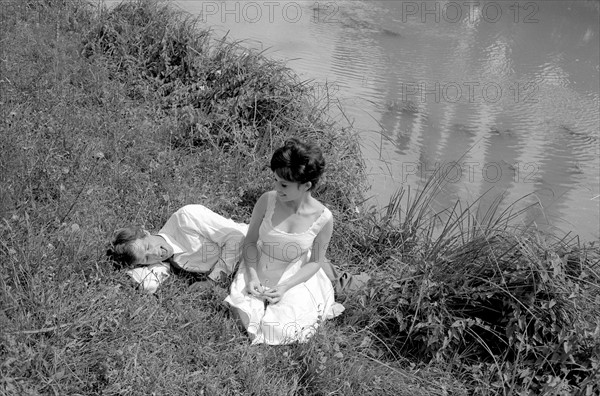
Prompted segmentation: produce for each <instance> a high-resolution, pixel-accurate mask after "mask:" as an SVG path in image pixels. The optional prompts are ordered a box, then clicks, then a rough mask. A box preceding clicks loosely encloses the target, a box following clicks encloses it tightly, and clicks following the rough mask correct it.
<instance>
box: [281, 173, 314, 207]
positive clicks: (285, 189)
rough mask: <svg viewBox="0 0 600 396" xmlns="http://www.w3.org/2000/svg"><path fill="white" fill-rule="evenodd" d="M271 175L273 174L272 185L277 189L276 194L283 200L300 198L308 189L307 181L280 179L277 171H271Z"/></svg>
mask: <svg viewBox="0 0 600 396" xmlns="http://www.w3.org/2000/svg"><path fill="white" fill-rule="evenodd" d="M273 175H274V176H275V183H274V186H273V187H274V189H275V191H277V196H278V197H279V198H280V199H281V200H283V201H294V200H296V199H299V198H301V197H302V195H304V194H305V193H306V191H308V187H307V184H308V183H303V184H302V183H298V182H291V181H288V180H285V179H282V178H281V177H279V175H277V173H273Z"/></svg>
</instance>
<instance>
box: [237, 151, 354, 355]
mask: <svg viewBox="0 0 600 396" xmlns="http://www.w3.org/2000/svg"><path fill="white" fill-rule="evenodd" d="M324 166H325V161H324V159H323V155H322V153H321V150H320V149H319V148H318V147H316V146H314V145H311V144H306V143H302V142H300V141H298V140H296V139H291V140H288V141H287V142H286V143H285V145H284V146H283V147H281V148H279V149H278V150H276V151H275V153H274V154H273V157H272V158H271V170H272V171H273V172H274V177H275V188H274V190H273V191H269V192H267V193H265V194H263V195H262V196H261V197H260V198H259V199H258V201H257V203H256V205H255V206H254V210H253V212H252V219H251V220H250V226H249V228H248V234H247V235H246V239H245V242H244V249H243V256H242V257H243V260H242V263H241V264H240V268H239V270H238V272H237V274H236V276H235V279H234V281H233V283H232V285H231V292H230V294H229V296H228V297H227V298H226V299H225V301H226V302H227V303H228V304H229V305H230V307H231V310H232V312H233V313H234V315H235V316H236V317H237V318H238V319H239V320H240V322H241V323H242V325H243V326H244V328H245V329H246V330H247V332H248V334H249V336H250V338H251V339H252V343H253V344H261V343H266V344H271V345H276V344H289V343H292V342H296V341H298V342H304V341H306V340H307V339H308V338H309V337H310V336H311V335H312V334H314V332H315V330H316V328H317V326H318V325H319V323H320V322H321V321H322V320H325V319H329V318H332V317H335V316H337V315H339V314H340V313H341V312H342V311H343V310H344V307H343V306H342V305H341V304H338V303H336V302H335V301H334V291H333V287H332V285H331V281H330V280H329V278H328V277H327V275H326V274H325V272H324V271H323V269H322V268H321V263H322V262H323V261H324V260H325V253H326V251H327V246H328V245H329V241H330V239H331V234H332V231H333V216H332V215H331V212H330V211H329V209H327V208H326V207H325V206H324V205H323V204H322V203H320V202H319V201H318V200H317V199H315V198H314V197H313V196H312V195H311V191H312V190H313V189H314V187H315V185H316V183H317V182H318V180H319V178H320V176H321V174H322V172H323V169H324Z"/></svg>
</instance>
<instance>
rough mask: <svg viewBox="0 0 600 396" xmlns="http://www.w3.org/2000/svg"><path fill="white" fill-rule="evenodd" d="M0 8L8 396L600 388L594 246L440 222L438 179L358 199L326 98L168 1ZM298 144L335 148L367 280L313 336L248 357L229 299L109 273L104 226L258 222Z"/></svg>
mask: <svg viewBox="0 0 600 396" xmlns="http://www.w3.org/2000/svg"><path fill="white" fill-rule="evenodd" d="M1 6H2V7H3V10H2V12H1V13H0V24H1V25H0V40H1V44H0V53H1V55H2V56H1V60H0V62H1V63H0V72H1V73H0V75H1V80H0V93H1V96H0V109H1V111H2V113H1V114H0V130H1V131H2V132H1V134H2V140H0V147H1V152H0V167H1V172H0V183H1V185H2V189H1V192H0V205H1V206H0V210H1V213H0V217H1V219H0V263H1V264H0V265H1V268H2V272H1V276H0V290H1V293H0V303H1V310H0V337H1V340H2V342H1V344H0V373H1V375H0V378H1V379H0V394H8V395H37V394H43V395H46V394H49V395H77V394H79V395H150V394H156V395H167V394H169V395H184V394H189V395H250V394H252V395H330V394H332V395H374V394H375V395H413V396H417V395H449V394H451V395H460V394H465V395H466V394H476V395H486V394H506V395H509V394H523V395H525V394H545V395H563V394H564V395H566V394H577V393H579V394H582V395H586V394H594V392H597V391H598V387H597V385H596V384H597V383H598V381H599V380H600V374H599V370H600V356H599V355H600V341H599V340H600V319H599V318H600V298H599V297H598V296H599V295H600V290H599V288H600V268H599V267H600V265H599V260H600V252H599V250H598V246H589V245H588V246H583V245H581V244H579V243H578V241H577V239H570V238H557V237H553V236H548V235H540V234H538V233H534V232H530V231H528V230H524V229H522V228H519V227H518V226H517V224H518V222H517V221H516V220H517V218H518V215H519V214H518V213H512V212H509V211H506V212H503V211H500V210H494V208H497V206H493V207H492V209H490V210H489V211H488V212H486V213H477V211H476V209H475V208H474V207H465V206H464V205H463V206H461V205H460V204H457V206H456V207H454V208H450V209H449V210H448V211H446V212H445V213H441V214H435V213H430V212H429V211H428V208H429V207H430V205H429V203H430V201H431V200H432V199H433V198H434V197H435V194H436V193H437V192H438V191H439V190H440V188H441V185H440V183H441V182H440V181H439V180H443V179H444V177H443V175H437V176H441V177H435V176H434V177H433V178H432V179H431V180H430V182H429V184H428V185H427V187H426V188H425V189H424V190H423V191H419V192H415V191H410V192H409V191H404V192H402V191H401V192H399V194H398V195H397V196H396V197H394V198H392V200H391V201H390V204H389V206H388V207H387V208H386V209H384V210H383V211H379V212H378V211H375V210H373V209H369V208H364V207H362V206H361V202H362V200H363V197H364V196H365V193H366V184H365V176H364V172H363V164H362V160H361V157H360V149H359V144H358V142H357V140H356V137H355V135H354V134H353V131H351V130H345V129H343V128H341V127H339V126H337V125H336V124H335V123H334V122H333V121H331V120H330V119H329V118H328V117H327V110H328V106H330V105H332V102H331V100H332V99H331V98H328V97H327V95H324V93H323V89H322V87H316V86H314V85H311V84H310V83H308V82H302V81H300V80H298V78H297V76H295V75H294V74H293V73H292V72H291V71H290V70H288V69H287V68H286V67H285V65H282V64H280V63H277V62H273V61H271V60H268V59H265V58H263V57H262V56H260V55H259V54H256V53H252V52H248V51H245V50H243V49H241V48H240V47H239V46H237V45H235V44H231V43H219V42H214V41H213V40H211V37H210V32H206V31H202V30H199V28H200V27H201V26H200V25H197V24H196V23H195V22H194V20H192V19H189V18H186V17H184V16H181V15H178V14H175V13H174V12H172V11H169V9H168V8H164V7H162V6H157V5H155V4H152V3H149V2H136V3H132V4H129V5H122V6H119V7H117V8H116V9H115V10H114V11H111V12H108V11H107V10H99V9H97V8H94V7H92V6H90V5H88V4H86V2H84V1H78V0H39V1H28V2H27V1H23V2H21V1H15V2H3V3H1ZM291 135H294V136H300V137H302V138H307V139H314V140H317V141H319V142H320V144H321V146H322V147H323V148H324V150H325V152H326V156H327V160H328V171H327V177H326V179H325V180H324V182H323V184H322V186H321V188H320V190H319V191H318V194H319V198H320V199H322V200H323V201H324V202H325V203H326V204H327V205H328V206H329V208H330V209H331V210H332V212H333V213H334V216H335V218H336V225H335V232H334V236H333V240H332V244H331V253H330V256H331V259H332V261H333V262H334V263H336V264H337V265H338V266H340V267H341V268H343V269H345V270H348V271H350V272H360V271H365V272H369V273H370V274H372V276H373V279H372V281H371V283H370V284H369V285H368V287H366V288H364V289H363V290H361V291H360V292H357V293H352V294H343V295H340V296H339V301H340V302H342V303H343V304H344V305H345V306H346V312H345V313H344V314H343V315H342V316H341V317H339V318H337V319H335V320H333V321H331V322H327V323H326V324H325V325H324V326H322V327H321V330H320V331H319V333H318V334H317V335H316V336H315V337H314V338H313V339H312V340H311V341H310V342H309V343H308V344H304V345H291V346H282V347H266V346H260V347H251V346H249V345H248V339H247V337H246V336H245V335H244V334H243V333H242V332H241V331H240V330H239V329H238V328H236V327H235V325H234V322H233V320H232V319H231V318H230V317H229V314H228V312H227V309H226V308H225V307H224V306H223V305H222V303H221V302H222V300H223V298H224V297H225V295H226V290H223V289H220V288H217V287H215V288H214V289H213V290H210V291H197V290H194V288H190V287H188V285H189V284H190V283H191V281H192V279H188V278H186V277H185V276H183V275H181V276H177V277H173V278H171V279H170V280H169V282H167V283H166V284H165V285H164V287H162V288H161V290H160V291H159V292H158V293H157V294H156V295H155V296H148V295H144V294H141V293H139V292H137V291H136V290H134V289H133V288H132V287H131V286H130V284H129V281H128V279H127V277H126V276H125V275H124V274H123V273H122V272H121V271H118V270H116V269H114V268H113V266H112V265H111V263H110V262H108V261H107V260H106V258H105V254H104V253H105V250H106V247H107V242H108V240H109V239H110V236H111V234H112V232H113V231H114V230H115V229H116V228H118V227H121V226H123V225H125V224H128V223H135V224H141V225H144V226H146V227H147V228H148V229H150V230H157V229H158V228H159V227H160V226H161V225H162V223H163V222H164V221H165V220H166V219H167V218H168V216H169V215H170V214H171V213H172V212H173V211H175V210H176V209H177V208H179V207H181V206H182V205H185V204H188V203H202V204H204V205H206V206H208V207H209V208H211V209H213V210H215V211H216V212H218V213H221V214H223V215H224V216H226V217H232V218H234V219H235V220H238V221H248V220H249V216H250V212H251V209H252V206H253V204H254V202H255V200H256V199H257V197H258V196H259V195H260V194H261V193H262V192H263V191H265V190H267V189H268V188H269V186H270V183H271V179H270V175H269V171H268V170H267V169H266V168H265V164H266V163H267V160H268V158H269V156H270V154H271V153H272V150H273V148H274V147H277V146H278V145H280V144H281V142H282V141H283V140H284V139H285V138H286V137H288V136H291ZM409 193H410V197H407V195H408V194H409ZM407 198H408V199H407ZM407 201H408V202H409V204H408V205H406V204H405V202H407ZM434 227H436V229H437V230H441V231H438V232H435V233H434V232H433V229H434Z"/></svg>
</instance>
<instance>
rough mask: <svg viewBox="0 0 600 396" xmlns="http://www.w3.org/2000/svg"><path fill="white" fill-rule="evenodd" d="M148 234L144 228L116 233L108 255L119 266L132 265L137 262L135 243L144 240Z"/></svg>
mask: <svg viewBox="0 0 600 396" xmlns="http://www.w3.org/2000/svg"><path fill="white" fill-rule="evenodd" d="M145 236H146V232H145V231H144V229H143V228H142V227H125V228H121V229H118V230H117V231H115V234H114V238H113V241H112V242H111V246H110V248H109V249H108V250H107V251H106V255H107V256H108V257H109V258H110V259H111V260H113V261H115V262H116V263H117V264H120V265H131V264H134V263H135V261H136V256H135V251H134V249H133V242H134V241H136V240H138V239H140V238H144V237H145Z"/></svg>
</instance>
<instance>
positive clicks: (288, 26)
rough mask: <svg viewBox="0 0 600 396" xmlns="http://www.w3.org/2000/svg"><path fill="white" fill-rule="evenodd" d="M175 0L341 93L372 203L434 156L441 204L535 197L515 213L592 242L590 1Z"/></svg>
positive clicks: (594, 171) (424, 171)
mask: <svg viewBox="0 0 600 396" xmlns="http://www.w3.org/2000/svg"><path fill="white" fill-rule="evenodd" d="M174 3H175V4H176V5H177V6H178V7H180V8H182V9H183V10H185V11H188V12H190V13H192V14H194V15H196V16H200V18H201V20H202V22H203V25H205V26H210V27H212V29H213V31H214V33H215V35H216V37H223V36H225V35H227V36H228V37H229V38H230V39H235V40H243V45H245V46H248V47H251V48H255V49H258V50H261V51H265V54H266V55H267V56H269V57H272V58H276V59H282V60H286V61H287V64H288V66H289V67H291V68H292V69H293V70H295V71H296V72H297V73H298V74H299V75H300V76H301V78H302V79H313V80H314V81H315V82H316V83H317V84H320V86H321V87H323V89H328V90H329V92H330V93H331V94H334V95H336V96H337V97H338V98H339V100H340V102H341V104H342V106H343V107H342V108H343V109H344V115H342V114H339V113H337V114H334V116H335V117H337V118H338V120H339V121H340V122H341V123H346V122H348V121H347V120H346V118H348V120H349V121H350V122H352V123H353V125H354V127H355V128H356V129H357V130H358V131H359V132H360V137H361V142H362V148H363V154H364V156H365V159H366V163H367V166H368V174H369V178H370V182H371V186H372V188H371V191H370V194H372V197H371V201H372V202H373V203H376V204H379V205H385V203H386V202H387V200H388V198H389V196H390V195H391V194H392V193H393V192H394V191H395V190H396V189H397V188H398V187H400V186H401V185H404V186H411V187H418V186H420V185H422V184H423V183H424V181H425V180H426V178H427V177H428V176H429V175H430V174H431V173H432V172H433V171H434V169H436V167H441V168H442V169H444V170H446V171H447V172H448V174H447V178H446V179H447V183H446V185H445V188H444V191H443V193H441V194H439V195H438V197H437V198H438V199H437V201H436V205H437V206H438V208H443V207H448V206H451V205H452V204H453V203H454V202H455V201H456V199H457V198H458V199H461V200H464V201H465V202H472V201H474V200H475V199H477V198H479V197H480V196H482V194H484V193H486V192H487V193H486V194H485V195H484V199H482V203H483V205H484V206H485V205H486V203H489V202H490V201H491V200H492V199H493V198H494V197H495V196H496V195H497V194H504V195H505V202H506V203H510V202H512V201H515V200H517V199H519V198H521V197H523V196H526V195H527V194H530V195H528V196H527V198H526V199H525V200H524V201H523V204H525V203H532V202H538V203H539V204H540V205H541V208H543V209H541V210H536V211H531V212H530V213H529V214H528V216H527V217H526V218H525V219H524V220H523V221H526V222H533V223H534V224H536V225H537V226H538V227H539V228H541V229H550V230H554V231H555V232H560V233H562V232H573V233H575V234H579V235H580V236H581V237H582V238H584V239H586V240H598V239H600V196H599V195H600V175H599V169H600V160H599V158H600V136H599V135H600V115H599V93H600V69H599V64H600V60H599V48H600V40H599V12H598V7H599V3H598V1H596V0H593V1H535V2H532V1H521V2H517V1H514V2H513V1H510V2H507V1H496V2H492V1H479V2H446V1H439V2H435V1H428V2H426V3H424V2H407V1H356V0H355V1H335V2H315V1H310V2H309V1H277V2H269V1H264V2H263V1H256V2H252V1H245V2H243V1H239V2H236V1H226V2H223V1H190V0H186V1H176V2H174Z"/></svg>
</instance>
